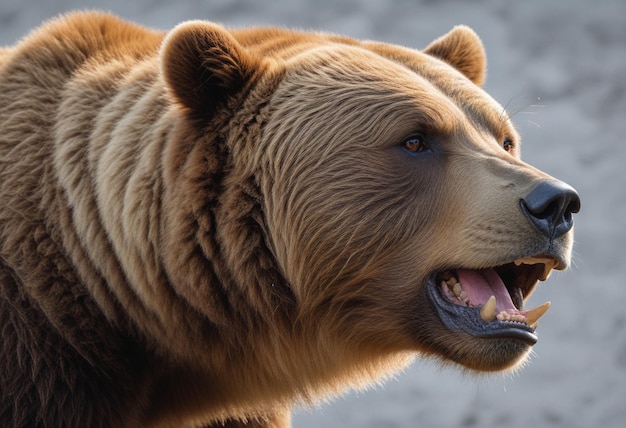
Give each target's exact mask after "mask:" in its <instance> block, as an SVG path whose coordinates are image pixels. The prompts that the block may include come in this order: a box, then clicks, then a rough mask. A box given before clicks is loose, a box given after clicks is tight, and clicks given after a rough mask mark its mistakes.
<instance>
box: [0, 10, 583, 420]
mask: <svg viewBox="0 0 626 428" xmlns="http://www.w3.org/2000/svg"><path fill="white" fill-rule="evenodd" d="M0 53H1V55H0V334H1V342H0V426H3V427H178V426H185V427H191V426H202V425H204V426H207V425H215V426H229V427H234V426H248V427H253V426H254V427H262V426H265V427H270V426H271V427H287V426H289V425H290V416H289V413H290V408H291V407H292V406H293V405H294V404H298V403H315V402H316V401H317V400H319V399H323V398H325V397H330V396H333V395H335V394H338V393H340V392H342V391H344V390H345V389H346V388H349V387H360V386H364V385H367V384H370V383H372V382H374V381H376V380H378V379H380V378H383V377H385V376H386V375H389V374H390V373H393V372H394V371H396V370H398V369H399V368H401V367H403V366H405V365H406V364H407V363H408V362H410V361H411V359H412V358H413V357H414V356H431V357H434V358H436V359H439V360H441V361H442V362H454V363H458V364H459V365H460V366H463V367H466V368H468V369H472V370H479V371H496V370H504V369H507V368H511V367H514V366H516V365H519V364H520V362H522V361H523V360H524V359H525V357H526V355H527V354H528V353H529V350H530V349H531V347H532V345H534V343H535V342H536V340H537V336H536V334H535V327H536V321H537V319H538V318H539V316H541V315H542V313H543V312H544V311H545V309H547V304H546V305H542V306H539V307H538V308H536V309H532V310H527V309H525V308H524V300H525V299H526V298H527V297H528V296H529V295H530V293H531V292H532V291H533V288H534V287H535V285H536V284H537V282H538V281H540V280H545V279H546V278H547V277H548V275H549V273H550V271H551V270H552V269H565V268H566V267H567V266H568V264H569V260H570V254H571V247H572V233H573V232H572V214H573V213H575V212H577V211H578V209H579V204H580V201H579V199H578V196H577V194H576V192H575V191H574V190H573V189H572V188H571V187H569V186H568V185H566V184H564V183H562V182H560V181H558V180H556V179H554V178H551V177H550V176H549V175H547V174H545V173H543V172H541V171H539V170H537V169H535V168H533V167H532V166H529V165H528V164H526V163H524V162H522V161H521V160H520V137H519V135H518V134H517V132H516V131H515V129H514V127H513V125H512V123H511V120H510V118H509V117H508V115H507V113H506V112H505V110H504V109H503V108H502V107H501V106H499V105H498V104H497V103H496V102H495V101H494V100H493V99H492V98H490V97H489V95H487V94H486V93H485V92H484V91H483V90H482V89H481V85H482V83H483V81H484V79H485V67H486V66H485V54H484V51H483V47H482V44H481V42H480V40H479V38H478V37H477V36H476V35H475V34H474V32H473V31H472V30H470V29H469V28H467V27H463V26H461V27H456V28H454V29H453V30H452V31H451V32H450V33H448V34H446V35H445V36H443V37H441V38H439V39H437V40H435V41H434V42H433V43H432V44H430V45H429V46H428V47H427V48H426V49H425V50H423V51H418V50H413V49H408V48H403V47H399V46H393V45H389V44H384V43H376V42H361V41H357V40H352V39H349V38H345V37H339V36H334V35H328V34H318V33H304V32H295V31H289V30H284V29H277V28H255V29H243V30H237V31H230V30H227V29H225V28H223V27H221V26H219V25H215V24H212V23H209V22H201V21H192V22H186V23H183V24H181V25H179V26H178V27H176V28H174V29H173V30H172V31H170V32H167V33H163V32H158V31H152V30H149V29H146V28H143V27H140V26H137V25H133V24H131V23H128V22H125V21H122V20H120V19H118V18H116V17H114V16H111V15H108V14H103V13H73V14H68V15H66V16H63V17H60V18H58V19H56V20H53V21H51V22H48V23H46V24H45V25H43V26H42V27H41V28H39V29H37V30H35V31H34V32H32V33H31V34H30V35H28V36H27V37H25V38H24V39H23V40H22V41H20V42H19V43H18V44H16V45H15V46H13V47H8V48H4V49H3V50H2V51H0Z"/></svg>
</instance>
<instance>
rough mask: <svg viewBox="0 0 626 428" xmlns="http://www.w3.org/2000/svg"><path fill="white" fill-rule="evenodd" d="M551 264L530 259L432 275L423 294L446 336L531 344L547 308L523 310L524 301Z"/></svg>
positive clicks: (547, 260) (549, 260) (546, 305)
mask: <svg viewBox="0 0 626 428" xmlns="http://www.w3.org/2000/svg"><path fill="white" fill-rule="evenodd" d="M557 265H558V262H557V261H556V260H554V259H553V258H549V257H541V256H535V257H524V258H520V259H516V260H514V261H513V262H510V263H507V264H504V265H501V266H496V267H493V268H489V269H479V270H472V269H462V268H460V269H449V270H445V271H441V272H435V273H433V274H432V275H431V277H430V280H429V281H428V295H429V296H430V299H431V301H432V303H433V304H434V307H435V309H436V312H437V314H438V315H439V318H440V319H441V321H442V322H443V324H444V325H445V326H446V327H447V328H449V329H450V330H452V331H463V332H466V333H469V334H471V335H473V336H477V337H484V338H510V339H518V340H521V341H524V342H526V343H528V344H529V345H534V344H535V343H536V342H537V336H536V335H535V328H536V327H537V320H538V319H539V318H540V317H541V316H542V315H543V314H545V312H546V311H547V310H548V308H549V306H550V303H549V302H546V303H544V304H542V305H539V306H537V307H536V308H534V309H531V310H526V309H525V308H524V301H525V300H526V299H527V298H528V296H530V294H531V293H532V292H533V290H534V288H535V286H536V285H537V283H538V281H545V280H546V279H547V278H548V276H549V275H550V273H551V271H552V269H553V268H555V267H556V266H557Z"/></svg>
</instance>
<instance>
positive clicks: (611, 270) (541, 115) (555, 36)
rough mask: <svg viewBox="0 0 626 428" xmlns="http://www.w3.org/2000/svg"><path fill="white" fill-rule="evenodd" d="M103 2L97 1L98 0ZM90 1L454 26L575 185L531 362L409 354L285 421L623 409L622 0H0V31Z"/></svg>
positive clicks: (576, 419)
mask: <svg viewBox="0 0 626 428" xmlns="http://www.w3.org/2000/svg"><path fill="white" fill-rule="evenodd" d="M103 4H105V5H106V6H102V5H103ZM86 7H90V8H92V7H99V8H104V9H107V10H111V11H113V12H115V13H117V14H119V15H121V16H123V17H125V18H128V19H131V20H134V21H137V22H140V23H142V24H145V25H148V26H153V27H158V28H162V29H167V28H170V27H172V26H173V25H175V24H177V23H178V22H180V21H183V20H186V19H192V18H193V19H199V18H200V19H208V20H213V21H219V22H221V23H223V24H226V25H229V26H244V25H251V24H271V25H281V26H288V27H297V28H301V29H315V30H325V31H332V32H336V33H341V34H346V35H349V36H353V37H358V38H367V39H378V40H381V41H386V42H391V43H397V44H402V45H406V46H410V47H416V48H421V47H424V46H426V45H427V44H428V43H429V42H430V41H431V40H433V39H434V38H436V37H438V36H440V35H442V34H444V33H445V32H447V31H448V30H449V29H450V28H451V27H452V26H453V25H455V24H461V23H462V24H468V25H470V26H472V27H473V28H474V29H475V30H476V31H477V32H478V33H479V35H480V36H481V37H482V39H483V41H484V44H485V47H486V49H487V55H488V61H489V76H488V79H487V84H486V89H487V90H488V91H489V92H490V93H491V94H492V95H493V96H494V97H495V98H496V99H497V100H498V101H499V102H500V103H501V104H503V105H507V108H508V110H509V111H510V112H515V114H514V120H515V122H516V124H517V126H518V128H519V130H520V132H521V133H522V136H523V138H524V147H523V154H524V158H525V160H526V161H528V162H530V163H532V164H534V165H535V166H537V167H539V168H541V169H543V170H545V171H547V172H549V173H551V174H553V175H555V176H557V177H559V178H561V179H563V180H564V181H567V182H569V183H570V184H572V185H573V186H575V187H576V188H577V189H578V191H579V192H580V194H581V197H582V212H581V213H580V214H579V215H578V216H577V217H576V246H575V249H574V251H575V255H574V264H573V268H572V269H571V270H569V271H568V272H564V273H557V274H554V275H553V276H552V278H551V279H550V281H548V283H547V284H543V285H542V286H541V287H540V289H539V290H538V291H537V292H536V293H535V294H534V295H533V297H532V299H531V303H530V305H531V306H533V305H535V304H539V303H542V302H543V301H545V300H551V301H552V302H553V306H552V309H551V310H550V311H549V312H548V314H547V315H545V317H544V318H543V319H542V321H541V326H540V328H539V333H540V341H539V343H538V344H537V345H536V346H535V355H534V357H533V358H532V361H531V363H530V364H529V365H528V366H527V367H525V368H524V369H522V370H521V371H519V372H517V373H515V374H506V375H501V374H500V375H490V376H478V377H476V376H473V375H467V374H465V373H463V372H462V371H460V370H455V369H449V368H447V369H442V368H440V367H438V366H437V365H435V364H434V363H432V362H428V361H424V360H420V361H418V362H416V363H415V364H413V365H412V366H410V367H409V368H408V369H407V370H406V371H405V372H404V373H401V374H398V376H397V377H396V378H394V379H392V380H389V381H387V382H386V383H385V384H384V385H382V386H378V387H375V388H372V389H371V390H369V391H365V392H363V391H361V392H352V393H349V394H347V395H346V396H344V397H342V398H339V399H336V400H334V401H332V402H331V403H327V404H324V405H322V406H321V407H317V408H314V409H298V410H297V412H296V415H295V417H294V425H295V426H296V427H319V426H324V427H326V428H334V427H337V428H338V427H389V428H391V427H414V426H416V427H417V426H421V427H451V426H465V427H472V426H476V427H490V426H507V427H520V428H521V427H524V428H526V427H529V426H533V427H552V426H553V427H618V426H619V427H622V426H624V420H626V309H625V305H626V285H625V284H624V278H625V277H626V275H625V273H626V260H625V254H626V249H625V248H624V247H625V245H626V239H625V238H626V227H625V226H624V222H625V219H626V191H625V190H624V178H625V176H626V173H625V172H624V165H623V163H624V162H625V161H626V142H625V141H623V140H624V137H626V117H625V116H626V115H625V113H626V1H622V0H605V1H602V0H596V1H593V2H592V1H585V0H570V1H561V0H556V1H546V0H524V1H510V2H504V1H497V0H483V1H460V0H458V1H435V0H430V1H429V0H422V1H415V0H412V1H409V0H405V1H395V2H393V1H378V2H375V1H367V0H352V1H340V0H317V1H306V0H282V1H266V2H260V1H225V0H220V1H199V0H198V1H191V0H189V1H183V0H177V1H166V0H153V1H145V2H140V1H136V0H122V1H119V0H116V1H110V2H107V3H104V2H95V1H84V2H80V1H77V0H65V1H46V0H39V1H37V0H32V1H29V0H2V2H1V3H0V45H1V44H12V43H14V42H15V41H16V40H18V39H19V38H20V37H22V36H23V35H25V34H26V32H27V31H29V30H30V29H31V28H33V27H34V26H36V25H38V24H39V23H40V22H41V21H42V20H44V19H48V18H50V17H52V16H54V15H56V14H58V13H60V12H63V11H67V10H70V9H74V8H86Z"/></svg>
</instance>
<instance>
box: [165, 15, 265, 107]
mask: <svg viewBox="0 0 626 428" xmlns="http://www.w3.org/2000/svg"><path fill="white" fill-rule="evenodd" d="M160 58H161V72H162V73H163V78H164V79H165V84H166V86H167V88H168V91H169V92H170V94H171V95H172V96H173V97H174V99H175V100H176V101H178V102H179V103H180V104H182V105H183V106H185V107H186V108H187V109H188V110H189V111H190V113H191V114H192V115H193V116H194V117H197V118H205V119H206V118H207V117H210V116H211V115H212V114H213V113H215V111H216V110H217V108H218V107H221V106H223V105H224V103H225V102H226V101H228V100H229V99H230V98H231V97H233V96H236V95H238V94H239V93H241V92H242V91H243V90H244V89H245V88H247V87H248V86H249V84H250V83H251V82H252V80H253V79H254V76H255V75H256V73H257V72H258V70H259V68H260V60H258V59H257V58H254V57H253V56H251V55H249V54H248V52H247V51H246V50H245V49H244V48H243V47H242V46H241V45H240V44H239V43H238V42H237V41H236V40H235V39H234V37H233V36H232V35H231V34H230V33H229V32H228V31H227V30H226V29H224V28H223V27H221V26H219V25H215V24H212V23H209V22H206V21H188V22H184V23H182V24H180V25H178V26H177V27H175V28H174V29H173V30H172V31H170V33H169V34H168V35H167V36H166V37H165V39H164V41H163V45H162V47H161V54H160Z"/></svg>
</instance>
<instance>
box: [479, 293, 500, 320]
mask: <svg viewBox="0 0 626 428" xmlns="http://www.w3.org/2000/svg"><path fill="white" fill-rule="evenodd" d="M480 317H481V318H482V319H483V321H485V322H491V321H493V320H494V319H495V317H496V296H491V297H490V298H489V299H487V301H486V302H485V304H484V305H483V307H482V308H480Z"/></svg>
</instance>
